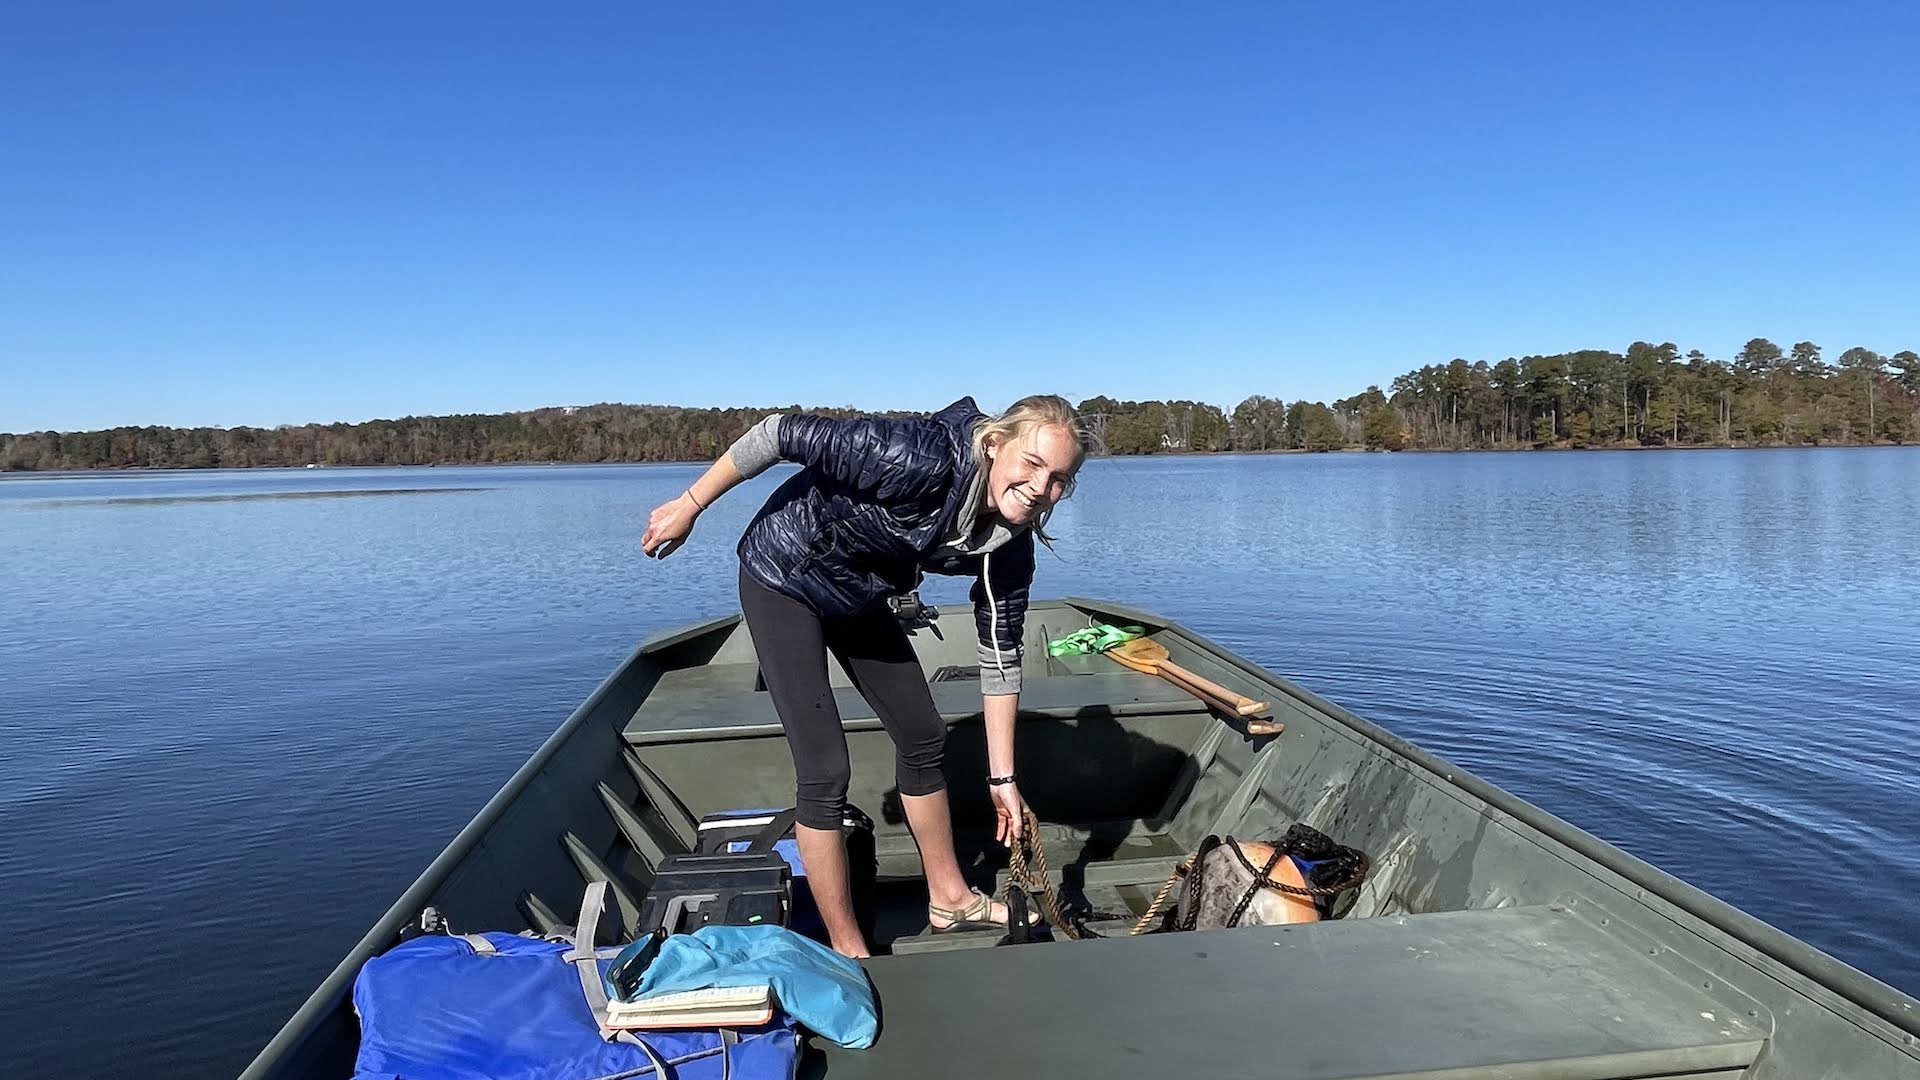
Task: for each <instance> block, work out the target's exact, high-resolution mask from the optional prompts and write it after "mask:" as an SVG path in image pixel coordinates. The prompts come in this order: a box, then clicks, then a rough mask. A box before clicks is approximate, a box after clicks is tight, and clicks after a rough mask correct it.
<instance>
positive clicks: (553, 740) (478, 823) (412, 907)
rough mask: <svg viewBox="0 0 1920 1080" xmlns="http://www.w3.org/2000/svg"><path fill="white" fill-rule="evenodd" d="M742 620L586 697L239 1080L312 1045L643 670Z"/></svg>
mask: <svg viewBox="0 0 1920 1080" xmlns="http://www.w3.org/2000/svg"><path fill="white" fill-rule="evenodd" d="M740 618H741V617H740V616H739V615H737V614H735V615H723V616H720V617H719V618H715V619H708V620H705V621H703V622H700V623H696V624H693V625H691V626H686V627H682V628H679V629H676V630H669V631H666V632H664V633H660V634H654V635H652V636H650V637H648V638H646V639H645V640H644V641H642V642H641V643H640V644H639V645H638V646H636V647H635V648H634V650H633V651H632V652H631V653H629V654H628V655H627V658H626V660H624V661H622V662H621V663H620V665H619V666H618V667H616V668H614V669H613V671H612V673H611V674H609V675H608V676H607V677H606V678H605V679H602V680H601V681H600V685H598V686H596V687H594V690H593V693H591V694H589V695H587V698H586V700H585V701H582V702H581V703H580V704H579V705H578V706H577V707H576V708H575V709H574V710H573V712H571V713H569V714H568V716H567V718H566V719H565V720H564V721H562V722H561V724H560V726H559V727H557V728H555V729H554V732H553V734H551V735H549V736H547V738H546V740H545V741H544V742H542V743H541V744H540V746H539V748H538V749H536V750H535V751H534V752H533V754H532V755H531V756H529V757H528V758H527V760H526V761H525V762H524V763H522V764H521V766H520V767H519V768H518V769H516V770H514V773H513V775H512V776H510V777H508V778H507V780H506V782H505V783H503V784H502V785H501V786H500V789H499V790H498V791H496V792H494V793H493V796H492V797H491V798H489V799H488V800H487V801H486V803H485V804H484V805H482V806H481V808H480V810H479V812H478V813H476V814H475V815H474V816H473V819H472V820H471V821H469V822H467V824H466V825H465V826H464V827H462V828H461V830H460V831H459V832H457V833H455V834H454V836H453V839H452V840H450V841H448V842H447V846H446V847H445V848H443V849H441V851H440V854H439V855H437V856H435V857H434V860H433V861H432V862H430V863H428V864H427V868H426V869H425V870H423V871H421V872H420V876H419V877H416V878H415V879H414V880H413V884H411V885H409V886H407V888H406V891H404V892H402V893H401V894H400V896H399V898H398V899H396V900H395V901H394V902H393V903H392V904H391V905H390V906H389V907H388V908H387V910H386V913H385V914H383V915H381V916H380V918H379V919H377V920H375V921H374V924H373V926H372V927H371V928H370V929H369V930H368V931H367V932H366V934H365V935H363V936H362V937H361V938H360V940H359V941H358V942H357V943H356V944H355V945H354V946H353V948H352V949H350V950H348V951H347V955H346V956H345V957H343V958H341V960H340V963H338V964H337V965H335V966H334V968H333V970H332V971H330V972H328V973H327V977H326V978H325V979H323V980H321V982H320V985H319V986H318V987H316V988H315V989H314V991H313V993H311V994H309V995H307V998H306V1000H305V1001H303V1002H302V1003H301V1004H300V1007H299V1008H298V1009H295V1010H294V1013H293V1015H292V1016H290V1017H288V1018H287V1020H286V1022H285V1023H283V1024H282V1025H281V1026H280V1029H279V1030H278V1031H276V1032H274V1035H273V1037H272V1038H271V1039H269V1040H268V1041H267V1044H266V1045H265V1046H263V1047H261V1049H260V1052H259V1053H258V1054H256V1055H254V1058H253V1061H252V1062H250V1063H249V1064H248V1065H247V1067H246V1069H245V1070H244V1071H243V1072H241V1073H240V1080H256V1078H260V1077H266V1076H270V1075H272V1073H273V1071H274V1070H275V1069H277V1068H278V1067H279V1066H280V1065H281V1064H282V1062H283V1060H284V1059H285V1057H286V1055H287V1054H288V1053H289V1052H291V1051H293V1050H295V1049H297V1048H298V1047H299V1045H300V1043H301V1041H302V1040H304V1039H306V1038H308V1037H309V1036H310V1035H311V1034H312V1033H313V1032H314V1030H315V1029H316V1028H317V1027H318V1026H319V1025H320V1024H321V1023H322V1022H324V1021H325V1020H326V1018H327V1015H328V1014H329V1013H330V1012H332V1011H333V1010H335V1009H338V1008H339V1007H340V1006H341V1003H342V1001H343V999H345V998H346V996H347V995H348V993H349V991H350V990H351V989H352V986H353V981H354V979H355V978H357V977H358V976H359V973H360V969H361V967H363V966H365V964H366V962H367V961H368V960H369V959H371V958H372V957H373V956H375V955H377V954H378V953H379V952H380V950H381V948H382V947H383V946H384V945H385V944H386V943H387V942H388V941H389V940H391V939H392V937H393V935H395V934H397V933H399V931H400V928H401V927H402V926H404V925H406V924H407V923H408V922H409V921H411V920H412V918H413V915H414V913H415V912H417V911H419V910H420V909H421V908H422V907H424V906H425V905H426V903H427V901H428V900H430V899H431V898H432V896H433V894H434V893H435V892H436V891H437V890H438V889H439V888H440V887H441V886H442V885H444V884H446V881H447V879H448V878H450V877H451V876H452V875H453V872H454V870H456V869H458V868H459V866H460V865H461V864H462V863H463V862H465V861H466V859H467V857H468V856H469V855H471V854H472V853H473V851H474V850H475V849H476V848H478V847H479V845H480V842H481V841H482V840H483V839H484V838H485V837H486V834H487V832H488V831H489V830H490V829H492V828H493V826H494V825H495V824H497V823H498V822H499V821H500V819H501V818H502V817H503V816H505V814H506V812H507V810H508V809H509V808H511V807H512V806H513V804H514V803H515V801H517V800H518V799H519V798H520V796H521V794H522V793H523V792H525V790H526V789H527V788H528V787H529V786H530V785H532V783H533V781H534V780H535V779H536V778H538V777H539V775H540V773H541V772H542V771H544V770H545V769H546V767H547V764H548V762H550V761H552V760H553V758H554V756H555V755H556V754H558V753H559V752H560V749H561V748H562V747H564V746H565V745H566V744H567V743H568V742H569V741H570V740H571V739H572V738H573V736H574V735H575V734H576V733H577V732H578V731H579V730H580V729H581V728H582V727H583V726H585V725H586V723H587V720H588V718H589V717H591V716H592V715H593V713H594V712H595V710H597V709H598V708H599V707H600V704H601V702H603V701H605V700H606V698H607V696H608V695H609V694H611V693H612V692H613V691H614V689H615V688H616V687H618V686H620V685H621V684H623V683H625V682H626V681H628V680H629V679H631V678H632V677H633V675H634V673H635V671H636V670H637V668H638V666H639V665H641V664H651V665H653V666H654V667H655V669H656V670H655V672H654V674H655V675H656V676H657V675H658V674H659V672H661V671H664V670H666V669H665V667H664V666H663V665H659V664H656V663H654V661H653V660H652V659H651V656H652V655H653V654H654V653H658V652H662V651H664V650H666V649H669V648H672V647H673V646H675V645H678V644H681V643H683V642H686V641H691V640H694V639H695V638H699V637H703V636H706V635H709V634H712V633H714V632H715V631H718V630H722V629H725V628H727V627H729V626H732V625H733V624H735V623H738V622H739V621H740Z"/></svg>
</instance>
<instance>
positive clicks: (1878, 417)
mask: <svg viewBox="0 0 1920 1080" xmlns="http://www.w3.org/2000/svg"><path fill="white" fill-rule="evenodd" d="M1079 405H1080V408H1081V411H1082V412H1083V413H1085V414H1086V415H1087V417H1088V418H1089V420H1090V421H1091V422H1092V423H1093V424H1094V425H1095V426H1096V427H1097V428H1098V430H1099V431H1100V433H1101V436H1102V438H1103V440H1104V442H1105V444H1106V447H1107V450H1108V452H1109V453H1114V454H1152V453H1170V452H1188V453H1194V452H1200V453H1205V452H1225V451H1248V450H1305V451H1323V450H1340V449H1371V450H1442V449H1444V450H1472V449H1515V450H1518V449H1569V448H1574V449H1577V448H1589V447H1592V448H1599V447H1658V446H1670V447H1686V446H1800V445H1849V444H1874V443H1907V442H1914V441H1920V355H1916V354H1915V353H1914V352H1913V351H1912V350H1904V351H1901V352H1897V353H1894V354H1893V355H1891V356H1883V355H1881V354H1879V353H1876V352H1873V351H1872V350H1869V349H1865V348H1858V347H1856V348H1850V349H1847V350H1846V351H1844V352H1842V353H1841V354H1840V355H1839V356H1837V357H1835V358H1834V360H1833V361H1832V362H1829V361H1828V360H1827V359H1826V358H1825V357H1824V355H1823V353H1822V350H1821V348H1820V347H1819V346H1818V345H1815V344H1814V343H1812V342H1807V341H1802V342H1799V343H1797V344H1795V345H1793V346H1792V347H1791V348H1788V349H1782V348H1781V347H1780V346H1778V345H1776V344H1774V343H1773V342H1771V341H1769V340H1767V339H1765V338H1754V339H1753V340H1751V341H1749V342H1747V344H1746V346H1745V347H1743V348H1742V349H1741V350H1740V351H1739V352H1738V353H1737V354H1735V355H1734V356H1733V358H1731V359H1730V360H1716V359H1712V358H1709V357H1707V356H1706V355H1704V354H1703V353H1701V352H1699V351H1698V350H1693V351H1690V352H1686V353H1682V352H1681V351H1680V350H1679V348H1678V347H1676V346H1675V345H1673V344H1671V343H1667V344H1660V345H1654V344H1649V343H1647V342H1635V343H1634V344H1633V345H1631V346H1629V347H1628V348H1627V350H1626V351H1625V352H1611V351H1607V350H1600V349H1589V350H1581V351H1577V352H1570V353H1557V354H1553V355H1546V356H1525V357H1518V358H1509V359H1506V360H1501V361H1499V362H1497V363H1493V364H1489V363H1487V362H1485V361H1474V362H1469V361H1467V360H1464V359H1456V360H1453V361H1451V362H1449V363H1445V364H1431V365H1427V366H1424V367H1421V368H1418V369H1416V370H1414V371H1409V372H1407V373H1406V374H1404V375H1401V376H1400V377H1398V378H1396V379H1394V380H1393V382H1392V383H1391V384H1390V385H1389V386H1388V387H1387V388H1386V389H1384V390H1383V389H1382V388H1380V387H1379V386H1369V387H1367V388H1366V389H1365V390H1363V391H1361V392H1360V393H1357V394H1354V395H1353V396H1351V397H1347V398H1342V399H1340V400H1338V401H1334V402H1320V401H1305V400H1294V401H1288V400H1286V399H1285V398H1284V397H1282V396H1279V395H1271V396H1269V395H1264V394H1256V395H1253V396H1251V397H1248V398H1246V399H1245V400H1243V401H1241V402H1239V403H1238V404H1236V405H1233V406H1231V407H1223V406H1220V405H1216V404H1211V403H1208V402H1202V401H1190V400H1173V401H1164V400H1163V401H1120V400H1115V399H1113V398H1109V397H1094V398H1089V399H1087V400H1085V401H1082V402H1080V403H1079ZM802 408H805V409H806V411H810V412H823V413H828V414H835V415H852V411H851V410H846V409H833V408H817V407H807V406H800V405H792V406H784V407H762V408H746V407H741V408H728V409H695V408H680V407H676V406H670V405H621V404H599V405H580V406H565V407H554V408H542V409H532V410H528V411H524V412H512V413H500V414H491V415H478V414H475V415H455V416H408V417H402V418H400V419H397V420H370V421H366V422H363V423H355V424H347V423H330V424H321V423H315V424H300V425H282V426H280V427H275V428H257V427H231V428H214V427H201V428H173V427H118V428H111V429H107V430H102V431H83V432H52V431H38V432H28V433H23V434H0V471H44V470H56V469H97V468H156V469H162V468H250V467H271V466H279V467H288V466H303V465H466V464H487V463H496V462H543V461H569V462H612V461H702V460H710V459H712V458H714V457H716V456H718V455H719V454H720V453H721V452H722V451H723V450H725V449H726V447H727V445H728V444H729V443H731V442H732V441H733V440H734V439H735V438H737V437H738V436H739V435H740V434H741V433H742V432H744V431H746V430H747V428H749V427H751V426H752V425H753V424H754V423H755V422H757V421H758V420H759V419H760V418H761V417H763V416H765V415H767V414H768V413H771V412H786V411H795V410H799V409H802Z"/></svg>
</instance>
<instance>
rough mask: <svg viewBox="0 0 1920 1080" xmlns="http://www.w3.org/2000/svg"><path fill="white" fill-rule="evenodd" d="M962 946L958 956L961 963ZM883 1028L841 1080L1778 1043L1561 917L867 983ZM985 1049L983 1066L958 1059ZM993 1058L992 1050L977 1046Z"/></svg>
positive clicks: (1206, 939) (1044, 950)
mask: <svg viewBox="0 0 1920 1080" xmlns="http://www.w3.org/2000/svg"><path fill="white" fill-rule="evenodd" d="M954 944H955V945H960V943H957V942H956V943H954ZM866 965H867V970H868V972H869V974H870V975H871V976H872V978H873V983H874V986H875V988H876V989H877V990H878V991H879V994H880V1001H881V1006H882V1009H883V1010H884V1012H885V1015H886V1026H885V1029H884V1030H883V1032H882V1034H881V1038H880V1041H879V1043H878V1044H876V1045H875V1046H874V1047H873V1048H872V1049H869V1050H864V1051H843V1050H837V1049H835V1048H833V1047H831V1046H827V1047H824V1051H825V1059H824V1062H823V1064H824V1065H825V1066H826V1075H828V1076H831V1077H832V1078H833V1080H860V1078H865V1077H874V1078H881V1077H885V1078H892V1077H899V1076H913V1077H915V1078H916V1080H941V1078H946V1077H952V1078H954V1080H962V1078H964V1080H977V1078H978V1077H980V1076H983V1075H1002V1076H1009V1075H1019V1076H1098V1077H1101V1078H1102V1080H1130V1078H1139V1080H1167V1078H1168V1077H1187V1076H1193V1077H1203V1076H1204V1077H1216V1076H1218V1077H1227V1076H1237V1077H1254V1076H1258V1077H1270V1078H1273V1080H1331V1078H1341V1080H1361V1078H1373V1080H1389V1078H1394V1080H1411V1078H1415V1077H1419V1078H1431V1080H1442V1078H1445V1080H1456V1078H1464V1077H1469V1076H1486V1075H1498V1076H1500V1077H1502V1078H1503V1080H1546V1078H1554V1080H1626V1078H1646V1077H1676V1076H1686V1077H1689V1078H1694V1080H1700V1078H1732V1077H1736V1076H1739V1075H1741V1073H1742V1072H1743V1071H1744V1070H1745V1069H1746V1068H1747V1067H1748V1066H1750V1065H1751V1064H1752V1063H1753V1062H1754V1060H1755V1058H1756V1057H1757V1056H1758V1054H1759V1052H1760V1050H1761V1047H1762V1045H1763V1043H1764V1040H1765V1033H1764V1032H1762V1031H1760V1030H1758V1029H1757V1028H1756V1027H1755V1026H1754V1025H1753V1022H1752V1021H1750V1020H1749V1019H1748V1017H1747V1016H1746V1015H1745V1010H1744V1009H1740V1010H1731V1009H1728V1008H1727V1007H1726V1006H1725V1005H1724V1004H1722V1003H1721V1001H1720V1000H1719V999H1716V998H1714V997H1711V996H1709V995H1708V994H1707V993H1706V992H1705V991H1703V990H1701V989H1699V987H1698V985H1697V984H1695V983H1692V982H1689V981H1687V980H1685V979H1683V978H1682V977H1680V976H1679V975H1676V974H1674V973H1672V972H1670V971H1669V970H1667V969H1666V968H1663V967H1661V966H1659V965H1657V964H1655V963H1654V962H1653V961H1652V960H1651V959H1649V958H1648V957H1647V956H1646V955H1644V954H1643V953H1642V952H1641V951H1640V950H1639V948H1637V947H1636V946H1634V945H1632V944H1629V943H1627V942H1625V941H1622V940H1620V939H1617V938H1614V937H1611V936H1609V934H1608V933H1607V932H1606V931H1605V930H1604V929H1602V928H1601V927H1599V926H1596V925H1594V924H1593V923H1592V922H1589V921H1587V920H1586V919H1583V918H1581V917H1579V916H1578V915H1576V914H1574V913H1573V912H1572V911H1570V910H1568V909H1565V908H1562V907H1559V906H1554V905H1543V906H1537V907H1514V908H1501V909H1491V910H1478V911H1458V912H1439V913H1433V914H1423V915H1414V916H1397V917H1387V918H1378V919H1356V920H1342V921H1339V922H1327V923H1313V924H1306V925H1301V926H1291V927H1286V926H1256V927H1243V928H1240V929H1234V930H1219V931H1208V932H1202V933H1188V934H1157V935H1151V936H1148V937H1141V938H1131V939H1127V938H1106V939H1103V940H1097V941H1082V942H1059V943H1055V944H1049V945H1028V946H1022V947H1016V948H997V949H996V948H965V947H964V946H962V947H960V948H956V949H952V950H948V949H941V950H940V951H939V952H938V953H937V954H936V955H926V954H924V953H902V954H898V955H894V956H885V957H879V958H876V959H873V960H870V961H867V962H866ZM969 1040H972V1041H973V1042H974V1043H977V1044H979V1045H981V1046H983V1049H982V1051H981V1052H980V1053H955V1052H954V1048H955V1047H956V1046H965V1045H968V1041H969ZM982 1040H984V1042H982Z"/></svg>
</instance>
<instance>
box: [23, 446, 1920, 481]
mask: <svg viewBox="0 0 1920 1080" xmlns="http://www.w3.org/2000/svg"><path fill="white" fill-rule="evenodd" d="M1903 447H1904V448H1913V447H1920V443H1897V442H1876V443H1802V444H1800V445H1791V444H1788V443H1713V444H1706V445H1686V444H1680V445H1665V444H1661V445H1654V446H1615V445H1606V446H1544V447H1542V446H1466V447H1446V446H1421V447H1408V448H1407V449H1405V450H1379V449H1371V448H1368V447H1364V446H1342V447H1339V448H1336V449H1331V450H1303V449H1297V448H1292V447H1289V448H1284V449H1272V450H1160V451H1155V452H1154V453H1150V454H1107V455H1103V456H1104V457H1106V458H1109V459H1117V458H1175V457H1178V458H1189V457H1284V456H1293V455H1301V456H1307V455H1313V454H1385V455H1387V456H1393V455H1398V454H1407V455H1425V454H1435V455H1448V454H1578V453H1640V452H1656V453H1657V452H1661V451H1695V450H1875V449H1893V448H1903ZM715 460H717V459H716V458H688V459H673V460H657V461H655V460H634V461H437V462H431V463H416V462H403V461H396V462H383V463H381V464H376V465H320V464H312V465H306V464H302V465H185V466H152V465H102V466H98V467H95V468H88V469H46V470H39V469H0V482H4V481H6V480H9V479H23V478H26V477H64V478H69V479H72V478H77V477H84V476H117V475H124V474H128V473H184V472H275V471H278V472H322V471H327V472H333V471H341V470H357V469H502V468H522V469H533V468H542V469H545V468H556V467H567V468H631V467H633V466H635V465H711V464H713V462H714V461H715Z"/></svg>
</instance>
